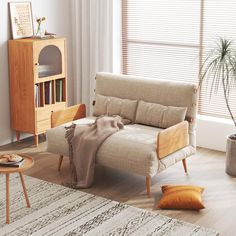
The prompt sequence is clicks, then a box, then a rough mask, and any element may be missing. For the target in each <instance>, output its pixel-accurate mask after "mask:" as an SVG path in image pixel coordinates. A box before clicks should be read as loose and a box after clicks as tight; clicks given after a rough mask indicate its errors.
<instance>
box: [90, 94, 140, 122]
mask: <svg viewBox="0 0 236 236" xmlns="http://www.w3.org/2000/svg"><path fill="white" fill-rule="evenodd" d="M137 105H138V101H137V100H129V99H121V98H116V97H108V96H102V95H99V94H97V95H96V103H95V106H94V112H93V115H94V116H100V115H109V116H113V115H119V116H121V117H122V118H125V119H128V120H131V121H132V122H133V121H134V120H135V115H136V109H137Z"/></svg>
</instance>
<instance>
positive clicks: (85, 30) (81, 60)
mask: <svg viewBox="0 0 236 236" xmlns="http://www.w3.org/2000/svg"><path fill="white" fill-rule="evenodd" d="M72 29H73V32H72V34H73V71H74V78H73V81H74V97H75V99H74V100H75V102H76V103H80V102H82V103H85V104H86V106H87V114H90V113H91V107H92V106H91V105H92V101H93V100H94V89H95V75H96V73H97V72H99V71H106V72H113V0H72Z"/></svg>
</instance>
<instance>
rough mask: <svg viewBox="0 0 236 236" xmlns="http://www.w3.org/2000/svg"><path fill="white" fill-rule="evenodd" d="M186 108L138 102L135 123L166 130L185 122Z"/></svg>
mask: <svg viewBox="0 0 236 236" xmlns="http://www.w3.org/2000/svg"><path fill="white" fill-rule="evenodd" d="M186 112H187V108H186V107H173V106H163V105H160V104H157V103H148V102H144V101H139V103H138V108H137V113H136V118H135V123H139V124H144V125H151V126H156V127H160V128H168V127H171V126H173V125H176V124H178V123H180V122H182V121H184V120H185V116H186Z"/></svg>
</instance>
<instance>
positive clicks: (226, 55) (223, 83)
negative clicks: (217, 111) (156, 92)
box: [199, 38, 236, 176]
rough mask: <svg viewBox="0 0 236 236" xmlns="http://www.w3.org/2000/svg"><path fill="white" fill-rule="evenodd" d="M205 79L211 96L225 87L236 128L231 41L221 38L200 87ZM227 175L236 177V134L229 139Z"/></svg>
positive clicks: (234, 54) (204, 68)
mask: <svg viewBox="0 0 236 236" xmlns="http://www.w3.org/2000/svg"><path fill="white" fill-rule="evenodd" d="M205 79H206V80H207V81H208V83H209V84H210V93H211V94H210V96H211V95H212V92H213V91H215V92H216V93H217V91H218V89H219V88H220V87H223V91H224V100H225V103H226V106H227V109H228V111H229V114H230V117H231V119H232V121H233V123H234V125H235V126H236V119H235V117H234V114H233V111H232V108H231V107H230V103H229V97H230V92H231V91H232V89H236V50H235V49H234V48H233V46H232V41H231V40H227V39H223V38H220V39H219V41H218V42H217V44H216V48H215V49H214V50H212V51H211V52H210V53H209V54H208V55H207V57H206V59H205V61H204V63H203V65H202V67H201V70H200V82H199V85H200V86H201V84H202V82H203V81H204V80H205ZM226 173H228V174H230V175H234V176H236V134H232V135H229V136H228V137H227V148H226Z"/></svg>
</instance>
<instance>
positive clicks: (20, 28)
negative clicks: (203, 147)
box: [9, 2, 34, 39]
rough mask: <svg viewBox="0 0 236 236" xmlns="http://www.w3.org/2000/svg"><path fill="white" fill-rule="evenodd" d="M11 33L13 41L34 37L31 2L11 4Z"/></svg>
mask: <svg viewBox="0 0 236 236" xmlns="http://www.w3.org/2000/svg"><path fill="white" fill-rule="evenodd" d="M9 10H10V21H11V32H12V38H13V39H20V38H28V37H32V36H33V35H34V27H33V18H32V7H31V2H9Z"/></svg>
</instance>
